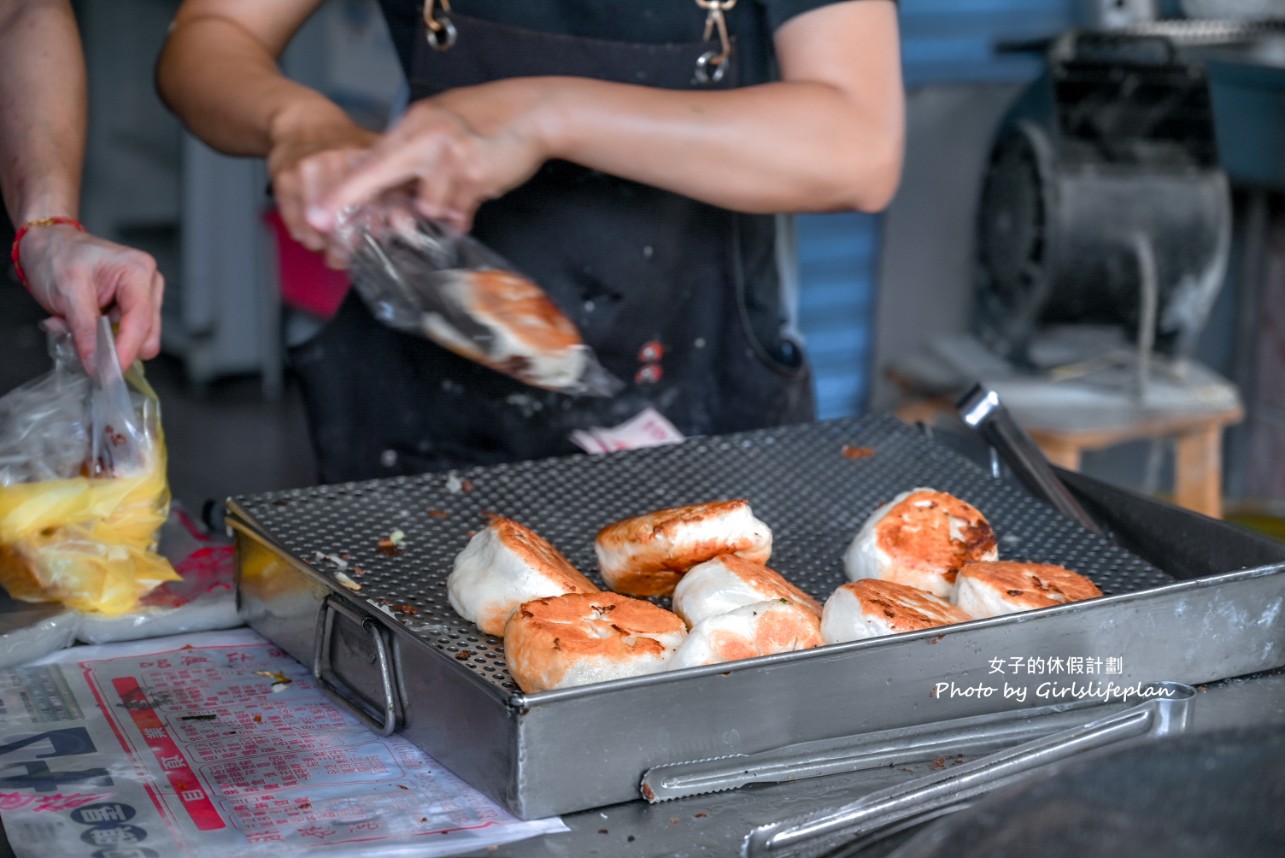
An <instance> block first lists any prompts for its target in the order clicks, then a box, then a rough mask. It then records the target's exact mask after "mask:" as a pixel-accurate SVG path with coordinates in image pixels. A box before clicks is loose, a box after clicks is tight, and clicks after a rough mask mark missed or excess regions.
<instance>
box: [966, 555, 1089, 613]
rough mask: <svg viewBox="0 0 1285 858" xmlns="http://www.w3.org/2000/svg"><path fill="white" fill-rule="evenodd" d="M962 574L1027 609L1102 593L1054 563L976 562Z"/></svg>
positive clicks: (1049, 605) (1083, 579)
mask: <svg viewBox="0 0 1285 858" xmlns="http://www.w3.org/2000/svg"><path fill="white" fill-rule="evenodd" d="M959 576H960V578H971V579H973V580H974V581H976V582H977V583H978V584H982V585H985V586H988V587H991V588H993V589H994V590H995V591H996V592H997V594H1001V595H1002V597H1003V599H1004V601H1005V602H1007V603H1009V604H1010V605H1013V606H1014V607H1021V608H1023V609H1035V608H1049V607H1052V606H1053V605H1063V604H1066V603H1067V602H1078V601H1080V600H1081V599H1095V598H1097V597H1098V596H1101V595H1102V591H1101V590H1099V589H1098V586H1097V585H1096V584H1094V583H1093V582H1092V581H1090V580H1089V579H1088V578H1086V577H1084V576H1083V575H1081V574H1080V573H1078V572H1072V571H1071V570H1070V569H1067V568H1066V567H1065V566H1058V565H1056V564H1053V563H1025V562H1022V561H1020V560H993V561H974V562H971V563H965V564H964V566H963V567H962V568H961V569H960V570H959ZM957 583H958V579H957Z"/></svg>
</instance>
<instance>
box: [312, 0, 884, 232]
mask: <svg viewBox="0 0 1285 858" xmlns="http://www.w3.org/2000/svg"><path fill="white" fill-rule="evenodd" d="M775 40H776V51H777V56H778V60H779V64H780V69H781V77H782V79H781V80H780V81H779V82H774V83H769V84H764V85H760V86H752V87H745V88H742V89H734V90H726V91H673V90H662V89H653V88H647V87H638V86H628V85H622V84H614V83H606V82H600V81H594V80H585V79H579V78H519V79H514V80H506V81H498V82H494V83H488V84H483V85H481V86H475V87H469V88H466V89H458V90H453V91H450V92H447V93H445V94H443V95H441V96H438V97H436V98H433V99H430V100H427V101H424V102H420V103H418V104H416V105H413V106H412V107H411V108H410V110H409V111H408V113H407V115H406V116H405V117H404V118H403V119H402V121H401V122H400V123H399V124H398V125H397V126H396V127H395V128H394V129H393V130H392V131H390V132H389V133H388V134H387V135H386V136H385V137H384V138H383V139H382V140H381V141H380V143H378V144H377V145H376V146H375V148H374V149H373V150H372V157H371V158H369V159H368V160H366V161H365V162H364V163H363V165H362V166H361V167H359V168H358V169H357V170H356V171H355V172H354V173H353V174H352V175H351V177H350V178H348V179H347V180H346V181H345V182H344V183H343V184H341V185H339V186H338V187H337V188H336V189H335V190H334V192H333V193H331V194H329V195H328V196H327V198H326V200H325V202H324V205H323V206H320V207H315V208H313V209H312V210H311V211H310V212H309V218H310V220H311V222H312V224H313V225H314V226H315V227H317V228H319V229H321V230H327V229H330V228H332V227H333V224H334V221H335V217H336V213H337V212H338V211H340V210H342V208H343V207H345V206H348V205H352V204H355V203H360V202H362V201H364V200H366V199H368V198H370V197H372V196H374V195H376V194H378V193H379V192H380V191H381V190H383V189H386V188H391V187H395V186H398V185H401V184H403V183H404V182H407V181H417V182H418V183H419V197H420V202H421V205H422V207H423V208H424V210H425V211H426V213H428V214H430V215H432V216H435V217H439V218H442V219H445V220H448V221H451V222H454V223H455V224H456V225H458V226H461V227H467V226H468V224H469V222H470V220H471V217H472V214H473V212H474V211H475V210H476V208H477V206H478V205H480V204H481V203H482V202H484V201H485V200H487V199H489V198H492V197H496V196H499V195H501V194H503V193H504V192H506V191H508V190H511V189H512V188H514V187H516V186H517V185H519V184H521V183H522V182H523V181H525V180H526V179H527V178H528V177H529V176H530V175H531V174H532V173H533V172H534V171H535V170H536V169H537V168H538V167H539V166H540V164H541V163H543V162H544V161H545V160H548V159H551V158H560V159H565V160H568V161H573V162H575V163H578V164H581V165H584V166H586V167H590V168H594V169H597V170H602V171H603V172H607V173H611V174H614V175H617V176H622V177H624V178H628V179H633V180H636V181H639V182H642V183H645V184H649V185H654V186H657V187H661V188H665V189H667V190H671V191H675V192H678V193H682V194H685V195H687V196H690V197H694V198H696V199H699V200H703V201H705V202H709V203H713V204H715V205H719V206H723V207H725V208H729V209H735V210H740V211H749V212H779V211H832V210H843V209H856V210H862V211H875V210H878V209H880V208H882V207H883V206H885V205H886V204H887V203H888V201H889V200H890V199H891V197H892V194H893V192H894V191H895V189H896V186H897V182H898V180H899V176H900V170H901V157H902V143H903V134H904V129H903V93H902V83H901V71H900V54H899V49H898V35H897V19H896V7H895V5H894V4H893V3H892V2H889V0H853V2H845V3H837V4H834V5H828V6H823V7H821V8H818V9H814V10H812V11H809V12H805V13H803V14H800V15H798V16H796V17H794V18H792V19H790V20H789V21H787V22H786V23H785V24H783V25H782V26H781V27H780V28H779V29H778V30H777V33H776V36H775Z"/></svg>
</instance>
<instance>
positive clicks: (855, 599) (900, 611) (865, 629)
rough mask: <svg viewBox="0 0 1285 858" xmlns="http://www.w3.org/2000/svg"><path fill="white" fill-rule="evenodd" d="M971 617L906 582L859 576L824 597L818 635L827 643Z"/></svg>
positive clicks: (931, 625) (927, 626) (892, 632)
mask: <svg viewBox="0 0 1285 858" xmlns="http://www.w3.org/2000/svg"><path fill="white" fill-rule="evenodd" d="M971 619H973V618H972V617H971V616H969V615H968V614H967V613H966V612H965V611H963V610H961V609H960V608H959V607H957V606H955V605H952V604H950V603H949V602H947V601H946V600H945V599H941V598H938V597H937V596H934V595H932V594H931V593H926V592H924V591H923V590H920V589H917V588H915V587H910V586H907V585H906V584H898V583H896V582H893V581H880V580H877V579H875V578H862V579H861V580H859V581H852V582H849V583H847V584H844V585H843V586H841V587H839V588H838V589H837V590H835V591H834V592H833V593H831V594H830V598H829V599H826V601H825V610H824V611H823V612H822V614H821V636H822V637H823V638H824V639H825V642H826V643H828V644H833V643H843V642H845V641H855V640H861V639H862V638H872V637H878V636H880V635H890V634H896V633H897V632H917V631H921V630H922V629H931V628H934V627H935V626H946V625H950V624H952V623H963V622H967V621H968V620H971Z"/></svg>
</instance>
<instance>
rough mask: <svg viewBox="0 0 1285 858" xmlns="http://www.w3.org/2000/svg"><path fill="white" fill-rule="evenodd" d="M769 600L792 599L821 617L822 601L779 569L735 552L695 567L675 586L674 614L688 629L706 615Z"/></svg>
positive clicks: (713, 614) (818, 617)
mask: <svg viewBox="0 0 1285 858" xmlns="http://www.w3.org/2000/svg"><path fill="white" fill-rule="evenodd" d="M769 599H789V600H790V601H792V602H794V603H796V604H798V605H799V606H800V607H802V608H805V609H806V610H808V611H810V612H812V613H813V614H814V615H815V616H816V617H817V619H820V618H821V603H820V602H818V601H817V600H816V599H814V598H812V597H811V596H809V595H808V594H807V593H805V592H803V591H802V590H800V589H799V588H798V587H796V586H794V585H793V584H791V583H790V582H789V581H787V580H785V578H784V577H783V576H782V575H781V574H780V573H779V572H777V571H776V570H774V569H769V568H768V567H766V566H764V565H763V564H762V563H754V562H752V561H749V560H746V559H745V558H744V557H737V556H736V555H735V554H724V555H722V556H721V557H715V558H714V559H713V560H706V561H705V562H704V563H700V564H697V565H696V566H693V567H692V568H691V569H690V570H689V571H688V572H687V574H686V575H684V576H683V577H682V578H681V579H680V580H679V582H678V585H677V586H676V587H674V613H676V614H678V616H680V617H682V618H683V622H685V623H687V626H688V628H691V627H692V626H694V625H696V624H697V623H699V622H700V621H701V620H703V619H705V618H706V617H712V616H715V615H717V614H726V613H727V612H728V611H732V610H735V609H736V608H740V607H744V606H745V605H752V604H754V603H755V602H763V601H767V600H769Z"/></svg>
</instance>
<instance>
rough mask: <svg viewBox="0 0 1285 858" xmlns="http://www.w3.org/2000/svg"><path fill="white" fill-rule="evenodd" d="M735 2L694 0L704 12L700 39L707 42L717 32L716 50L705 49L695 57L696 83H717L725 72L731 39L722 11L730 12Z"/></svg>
mask: <svg viewBox="0 0 1285 858" xmlns="http://www.w3.org/2000/svg"><path fill="white" fill-rule="evenodd" d="M736 2H737V0H696V5H697V6H698V7H700V8H701V9H704V10H705V12H706V14H705V35H704V36H702V37H701V39H702V41H706V42H708V41H709V40H710V38H711V37H712V36H713V35H714V33H715V32H717V33H718V50H717V51H713V50H710V51H706V52H705V53H703V54H701V55H700V56H699V57H698V58H697V59H696V82H697V83H702V84H711V83H718V82H719V81H721V80H722V79H723V76H724V75H725V74H727V60H728V59H729V58H730V57H731V56H732V39H731V36H729V35H728V32H727V18H726V17H725V16H724V15H723V13H724V12H730V11H731V10H732V8H733V7H734V6H735V5H736Z"/></svg>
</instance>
